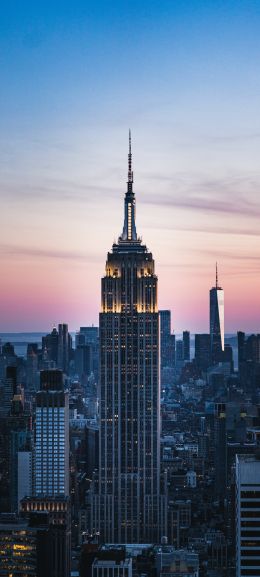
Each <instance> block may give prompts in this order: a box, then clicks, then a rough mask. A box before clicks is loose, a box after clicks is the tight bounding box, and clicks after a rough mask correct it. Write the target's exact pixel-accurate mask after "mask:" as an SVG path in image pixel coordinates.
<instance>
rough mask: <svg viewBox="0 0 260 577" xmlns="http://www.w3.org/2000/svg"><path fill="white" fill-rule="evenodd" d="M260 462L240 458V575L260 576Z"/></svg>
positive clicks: (237, 526)
mask: <svg viewBox="0 0 260 577" xmlns="http://www.w3.org/2000/svg"><path fill="white" fill-rule="evenodd" d="M259 516H260V460H259V458H256V457H255V456H253V455H236V568H237V572H236V576H237V577H241V576H242V575H248V576H249V577H255V576H256V575H259V573H260V532H259Z"/></svg>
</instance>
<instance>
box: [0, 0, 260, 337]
mask: <svg viewBox="0 0 260 577" xmlns="http://www.w3.org/2000/svg"><path fill="white" fill-rule="evenodd" d="M259 30H260V0H257V1H256V0H255V1H253V0H243V1H240V0H234V1H231V0H230V1H229V0H223V1H218V0H212V1H207V0H201V1H196V0H183V1H182V0H175V1H174V0H169V1H168V0H163V2H162V1H159V0H158V1H157V0H156V1H154V0H149V1H147V0H142V1H140V0H139V1H132V2H124V1H121V2H119V1H117V0H113V2H111V1H103V2H100V1H98V0H96V1H91V2H90V1H87V0H85V1H84V2H83V1H77V0H75V2H72V0H71V1H70V2H67V1H66V0H63V1H62V2H55V0H54V1H50V0H44V1H43V2H41V1H40V0H37V2H35V1H31V2H27V1H26V0H23V2H21V1H11V0H10V1H8V2H1V7H0V86H1V90H0V149H1V151H0V202H1V205H0V206H1V210H0V261H1V262H0V329H1V331H13V330H17V331H22V330H48V329H49V328H50V327H51V325H52V324H53V323H54V322H56V323H58V322H68V323H69V326H70V328H71V330H75V329H77V328H78V327H79V326H80V325H84V324H90V323H92V322H93V323H96V322H97V319H98V312H99V304H100V277H101V276H102V275H103V274H104V267H105V258H106V253H107V251H108V250H109V249H110V248H111V245H112V242H113V241H114V240H115V239H116V238H117V237H118V235H119V234H120V233H121V229H122V224H123V196H124V192H125V188H126V184H125V182H126V174H127V146H128V143H127V138H128V128H129V127H131V128H132V139H133V157H134V179H135V192H136V197H137V227H138V232H139V234H140V235H141V236H142V237H143V240H144V242H145V243H146V244H147V245H148V247H149V249H150V250H152V252H153V254H154V257H155V260H156V271H157V273H158V276H159V306H160V308H171V310H172V320H173V328H174V329H175V330H176V332H179V331H181V330H183V329H190V330H191V331H192V332H202V331H205V332H206V331H208V291H209V289H210V287H211V286H212V284H214V268H215V261H216V260H217V261H218V262H219V276H220V282H221V285H222V286H223V288H224V289H225V301H226V303H225V304H226V307H225V317H226V319H225V320H226V332H233V331H236V330H237V329H242V330H246V331H257V330H258V331H259V329H260V309H259V292H260V282H259V273H260V266H259V264H260V260H259V259H260V243H259V236H260V225H259V219H260V168H259V158H260V114H259V105H260V58H259V54H260V34H259Z"/></svg>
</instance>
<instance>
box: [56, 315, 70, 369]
mask: <svg viewBox="0 0 260 577" xmlns="http://www.w3.org/2000/svg"><path fill="white" fill-rule="evenodd" d="M58 333H59V334H58V361H57V362H58V364H57V366H58V368H59V369H61V370H62V371H63V372H64V373H68V370H69V362H70V357H71V349H72V338H71V335H70V334H69V331H68V325H66V324H64V323H63V324H59V326H58Z"/></svg>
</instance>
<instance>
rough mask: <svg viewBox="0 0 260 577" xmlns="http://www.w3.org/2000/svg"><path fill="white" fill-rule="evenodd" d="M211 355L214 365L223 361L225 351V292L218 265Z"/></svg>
mask: <svg viewBox="0 0 260 577" xmlns="http://www.w3.org/2000/svg"><path fill="white" fill-rule="evenodd" d="M209 305H210V354H211V363H212V364H213V365H215V364H218V363H220V362H221V361H222V354H223V351H224V291H223V289H222V288H221V287H220V286H219V284H218V265H217V263H216V285H215V286H214V287H212V289H211V290H210V303H209Z"/></svg>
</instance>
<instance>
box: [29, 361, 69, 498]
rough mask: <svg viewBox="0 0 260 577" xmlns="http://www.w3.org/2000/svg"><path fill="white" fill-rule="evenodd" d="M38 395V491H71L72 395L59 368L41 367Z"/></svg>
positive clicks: (56, 494) (46, 493) (57, 494)
mask: <svg viewBox="0 0 260 577" xmlns="http://www.w3.org/2000/svg"><path fill="white" fill-rule="evenodd" d="M40 381H41V384H40V386H41V388H40V391H39V392H38V393H37V395H36V455H35V494H36V495H43V496H48V497H54V496H59V495H65V496H67V495H69V399H68V392H67V391H65V390H64V384H63V374H62V371H60V370H56V369H53V370H48V371H41V375H40Z"/></svg>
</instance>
